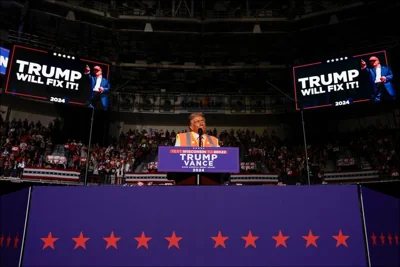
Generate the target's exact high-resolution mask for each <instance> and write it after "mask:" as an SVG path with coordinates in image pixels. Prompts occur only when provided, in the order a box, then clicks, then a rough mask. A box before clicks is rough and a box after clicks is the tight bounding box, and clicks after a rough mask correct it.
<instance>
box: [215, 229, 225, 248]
mask: <svg viewBox="0 0 400 267" xmlns="http://www.w3.org/2000/svg"><path fill="white" fill-rule="evenodd" d="M228 238H229V237H227V236H222V233H221V231H218V235H217V236H212V237H211V239H212V240H214V241H215V245H214V248H217V247H218V246H221V247H223V248H226V246H225V241H226V240H227V239H228Z"/></svg>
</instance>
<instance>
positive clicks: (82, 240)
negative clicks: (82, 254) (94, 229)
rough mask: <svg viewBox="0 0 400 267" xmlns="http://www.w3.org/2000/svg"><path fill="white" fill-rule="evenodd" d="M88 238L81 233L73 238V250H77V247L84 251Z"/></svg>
mask: <svg viewBox="0 0 400 267" xmlns="http://www.w3.org/2000/svg"><path fill="white" fill-rule="evenodd" d="M89 239H90V238H89V237H84V236H83V232H82V231H81V233H80V234H79V236H78V237H73V238H72V240H74V241H75V247H74V249H77V248H79V247H81V248H83V249H86V241H88V240H89Z"/></svg>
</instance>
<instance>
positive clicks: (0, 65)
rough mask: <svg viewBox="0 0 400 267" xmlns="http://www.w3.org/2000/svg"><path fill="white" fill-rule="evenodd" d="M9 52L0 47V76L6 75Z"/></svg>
mask: <svg viewBox="0 0 400 267" xmlns="http://www.w3.org/2000/svg"><path fill="white" fill-rule="evenodd" d="M9 54H10V50H8V49H6V48H4V47H0V74H2V75H6V71H7V65H8V56H9Z"/></svg>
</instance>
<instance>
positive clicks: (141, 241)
mask: <svg viewBox="0 0 400 267" xmlns="http://www.w3.org/2000/svg"><path fill="white" fill-rule="evenodd" d="M151 239H152V237H147V236H146V235H145V233H144V232H142V235H141V236H140V237H135V240H136V241H137V242H138V244H137V249H139V248H140V247H145V248H147V249H149V244H148V242H149V241H150V240H151ZM178 241H179V240H178Z"/></svg>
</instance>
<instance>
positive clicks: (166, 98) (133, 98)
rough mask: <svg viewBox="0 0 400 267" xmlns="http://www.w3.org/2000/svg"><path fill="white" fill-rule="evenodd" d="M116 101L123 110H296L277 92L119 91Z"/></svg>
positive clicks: (262, 112) (181, 111) (267, 111)
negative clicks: (245, 93)
mask: <svg viewBox="0 0 400 267" xmlns="http://www.w3.org/2000/svg"><path fill="white" fill-rule="evenodd" d="M112 100H113V101H112V103H113V104H112V105H113V109H114V110H116V111H119V112H141V113H191V112H196V111H202V112H205V113H219V114H277V113H283V112H287V111H288V110H290V109H293V107H292V106H293V105H290V104H291V103H288V102H287V100H286V99H285V98H283V97H281V96H276V95H275V96H274V95H235V96H231V95H217V94H212V95H186V94H161V93H160V94H124V93H116V94H115V95H114V96H113V99H112Z"/></svg>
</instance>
